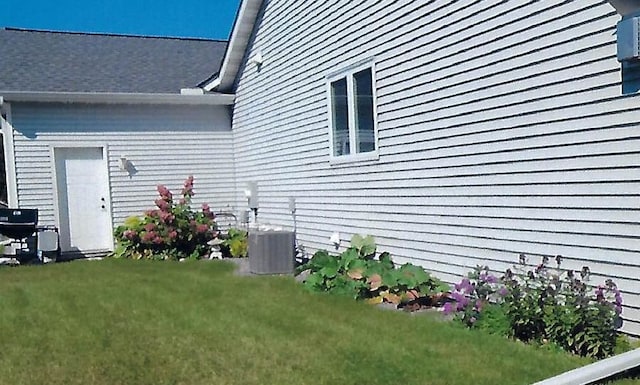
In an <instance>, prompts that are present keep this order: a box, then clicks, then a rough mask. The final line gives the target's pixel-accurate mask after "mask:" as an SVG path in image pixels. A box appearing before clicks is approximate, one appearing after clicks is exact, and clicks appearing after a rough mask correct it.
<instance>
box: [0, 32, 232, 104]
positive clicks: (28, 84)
mask: <svg viewBox="0 0 640 385" xmlns="http://www.w3.org/2000/svg"><path fill="white" fill-rule="evenodd" d="M226 47H227V42H225V41H218V40H204V39H184V38H164V37H144V36H126V35H108V34H89V33H70V32H52V31H35V30H23V29H14V28H2V29H0V90H2V91H45V92H47V91H50V92H131V93H179V92H180V89H181V88H191V87H196V86H198V85H199V84H200V83H202V82H204V81H206V80H207V79H209V78H211V77H212V76H213V75H214V74H216V73H217V72H218V71H219V69H220V65H221V62H222V59H223V56H224V53H225V49H226Z"/></svg>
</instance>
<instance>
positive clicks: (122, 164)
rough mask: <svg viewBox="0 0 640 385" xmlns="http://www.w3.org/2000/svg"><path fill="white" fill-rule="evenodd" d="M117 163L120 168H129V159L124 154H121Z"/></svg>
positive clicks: (123, 169)
mask: <svg viewBox="0 0 640 385" xmlns="http://www.w3.org/2000/svg"><path fill="white" fill-rule="evenodd" d="M118 165H119V166H120V170H122V171H126V170H127V169H128V168H129V160H128V159H127V157H126V156H124V155H121V156H120V161H119V162H118Z"/></svg>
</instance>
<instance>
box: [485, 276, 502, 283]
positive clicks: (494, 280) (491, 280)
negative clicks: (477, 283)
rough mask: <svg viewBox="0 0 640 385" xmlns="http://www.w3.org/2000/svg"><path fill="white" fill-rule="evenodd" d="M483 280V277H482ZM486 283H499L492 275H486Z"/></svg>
mask: <svg viewBox="0 0 640 385" xmlns="http://www.w3.org/2000/svg"><path fill="white" fill-rule="evenodd" d="M481 278H482V277H481ZM484 282H486V283H496V282H498V278H496V277H495V276H494V275H492V274H486V275H485V276H484Z"/></svg>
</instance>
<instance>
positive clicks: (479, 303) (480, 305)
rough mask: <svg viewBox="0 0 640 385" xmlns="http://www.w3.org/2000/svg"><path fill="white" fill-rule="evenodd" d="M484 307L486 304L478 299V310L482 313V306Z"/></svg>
mask: <svg viewBox="0 0 640 385" xmlns="http://www.w3.org/2000/svg"><path fill="white" fill-rule="evenodd" d="M483 305H484V304H483V303H482V300H479V299H478V300H476V309H477V310H478V311H482V306H483Z"/></svg>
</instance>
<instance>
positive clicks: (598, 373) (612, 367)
mask: <svg viewBox="0 0 640 385" xmlns="http://www.w3.org/2000/svg"><path fill="white" fill-rule="evenodd" d="M638 366H640V349H636V350H632V351H630V352H626V353H622V354H619V355H617V356H613V357H610V358H607V359H604V360H602V361H598V362H595V363H593V364H591V365H587V366H583V367H581V368H578V369H574V370H571V371H569V372H566V373H562V374H560V375H558V376H555V377H551V378H549V379H546V380H544V381H540V382H536V383H535V384H533V385H586V384H592V383H594V382H596V381H599V380H602V379H605V378H609V377H611V376H615V375H616V374H618V373H622V372H625V371H627V370H630V369H633V368H635V367H638Z"/></svg>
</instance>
